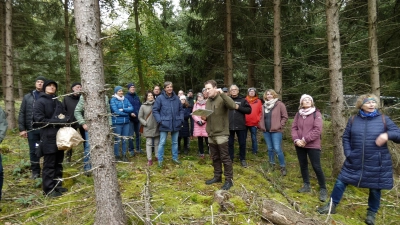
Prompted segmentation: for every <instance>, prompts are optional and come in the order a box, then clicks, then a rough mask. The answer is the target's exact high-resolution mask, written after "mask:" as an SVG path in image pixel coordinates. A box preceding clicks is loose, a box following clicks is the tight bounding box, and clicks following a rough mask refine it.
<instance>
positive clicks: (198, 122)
mask: <svg viewBox="0 0 400 225" xmlns="http://www.w3.org/2000/svg"><path fill="white" fill-rule="evenodd" d="M196 123H197V124H198V125H199V126H203V125H204V123H203V122H202V121H201V120H199V121H197V122H196Z"/></svg>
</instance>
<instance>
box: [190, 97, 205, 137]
mask: <svg viewBox="0 0 400 225" xmlns="http://www.w3.org/2000/svg"><path fill="white" fill-rule="evenodd" d="M206 103H207V102H206V101H204V104H200V103H199V102H198V101H197V102H196V103H195V104H194V106H193V112H194V111H196V110H198V109H205V108H206ZM192 118H193V120H194V124H193V126H194V129H193V136H194V137H208V134H207V131H206V127H207V121H204V120H202V119H201V117H200V116H192ZM197 121H201V122H202V123H203V125H202V126H200V125H199V124H197Z"/></svg>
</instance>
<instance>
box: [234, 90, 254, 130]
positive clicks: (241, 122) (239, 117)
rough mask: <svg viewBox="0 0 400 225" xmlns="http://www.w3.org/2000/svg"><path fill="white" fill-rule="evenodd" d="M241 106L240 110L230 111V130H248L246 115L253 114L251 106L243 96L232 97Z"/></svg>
mask: <svg viewBox="0 0 400 225" xmlns="http://www.w3.org/2000/svg"><path fill="white" fill-rule="evenodd" d="M231 98H232V100H233V101H234V102H235V103H236V105H239V108H238V109H230V110H229V130H246V117H245V114H250V113H251V106H250V105H249V103H248V102H247V100H246V98H244V97H242V96H239V95H238V96H236V97H231Z"/></svg>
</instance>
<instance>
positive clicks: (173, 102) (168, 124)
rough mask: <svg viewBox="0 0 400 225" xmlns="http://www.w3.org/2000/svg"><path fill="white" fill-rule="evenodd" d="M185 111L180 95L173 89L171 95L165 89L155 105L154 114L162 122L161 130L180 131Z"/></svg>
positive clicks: (159, 122) (158, 121)
mask: <svg viewBox="0 0 400 225" xmlns="http://www.w3.org/2000/svg"><path fill="white" fill-rule="evenodd" d="M183 114H184V112H183V108H182V103H181V101H180V100H179V97H178V96H177V95H176V94H175V92H173V91H172V94H171V96H168V95H167V93H165V91H164V90H163V91H162V92H161V94H160V95H159V96H158V97H157V99H156V102H155V103H154V106H153V115H154V118H155V119H156V121H157V123H158V124H160V131H162V132H173V131H179V130H180V129H181V127H182V123H183V117H184V115H183Z"/></svg>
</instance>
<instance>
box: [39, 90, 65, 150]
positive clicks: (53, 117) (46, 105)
mask: <svg viewBox="0 0 400 225" xmlns="http://www.w3.org/2000/svg"><path fill="white" fill-rule="evenodd" d="M53 97H55V95H48V94H45V93H43V92H41V93H40V95H39V98H38V100H37V101H36V102H35V105H34V106H33V119H34V122H38V123H39V126H44V125H46V124H47V123H67V122H68V121H69V117H68V116H66V111H65V110H64V107H63V105H62V103H61V102H60V101H58V100H57V99H53ZM60 114H63V115H64V118H63V117H62V116H60ZM62 126H64V125H62V124H60V125H55V124H49V125H48V126H46V127H43V128H41V129H40V141H41V145H42V146H41V150H42V152H43V154H54V153H56V152H57V151H59V150H58V148H57V142H56V136H57V131H58V130H59V129H60V128H61V127H62Z"/></svg>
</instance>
